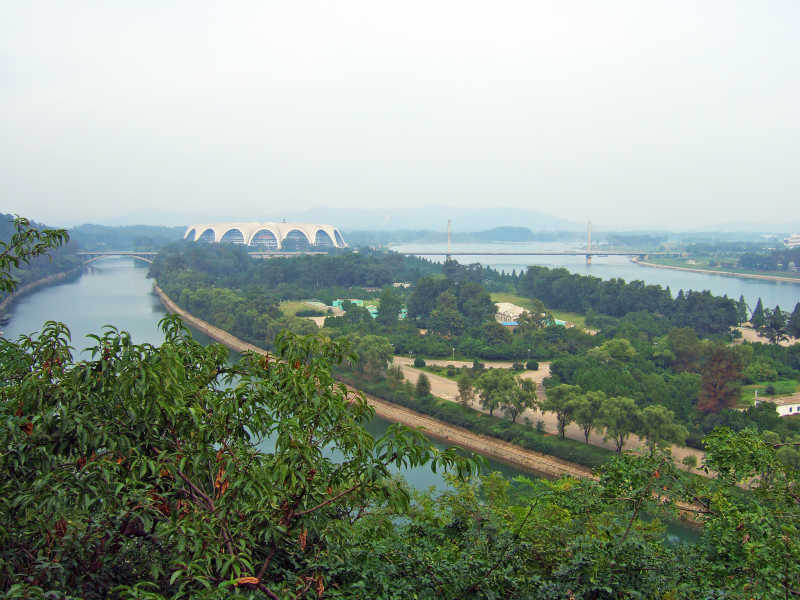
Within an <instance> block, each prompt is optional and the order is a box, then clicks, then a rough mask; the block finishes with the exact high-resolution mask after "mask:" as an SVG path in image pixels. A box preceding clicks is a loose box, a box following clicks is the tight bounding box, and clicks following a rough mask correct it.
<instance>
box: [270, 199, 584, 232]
mask: <svg viewBox="0 0 800 600" xmlns="http://www.w3.org/2000/svg"><path fill="white" fill-rule="evenodd" d="M280 216H281V217H286V219H287V220H288V221H310V222H322V223H331V224H333V225H336V226H337V227H339V228H340V229H345V230H375V231H392V230H394V231H397V230H401V229H410V230H420V229H427V230H433V231H447V220H448V219H450V220H452V222H453V225H452V227H453V231H454V232H463V231H485V230H487V229H491V228H493V227H504V226H507V225H508V224H509V223H514V224H515V225H516V226H519V227H524V228H528V229H530V230H532V231H578V230H582V229H584V228H585V227H586V225H585V224H584V223H579V222H575V221H568V220H566V219H561V218H559V217H554V216H552V215H548V214H545V213H543V212H539V211H536V210H528V209H519V208H510V207H496V208H458V207H448V206H438V205H437V206H426V207H424V208H422V207H413V206H400V207H397V208H396V209H393V210H386V209H383V210H375V209H370V208H366V207H365V208H363V209H361V208H359V209H353V208H338V207H320V208H315V209H310V210H304V211H297V212H291V211H290V212H287V214H285V215H280Z"/></svg>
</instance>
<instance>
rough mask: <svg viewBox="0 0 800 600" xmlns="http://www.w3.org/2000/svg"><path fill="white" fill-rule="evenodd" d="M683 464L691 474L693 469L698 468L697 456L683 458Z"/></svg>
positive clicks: (689, 455)
mask: <svg viewBox="0 0 800 600" xmlns="http://www.w3.org/2000/svg"><path fill="white" fill-rule="evenodd" d="M681 462H682V463H683V464H684V465H685V466H686V469H687V470H688V471H689V472H690V473H691V471H692V469H696V468H697V456H695V455H694V454H687V455H686V456H684V457H683V459H682V460H681Z"/></svg>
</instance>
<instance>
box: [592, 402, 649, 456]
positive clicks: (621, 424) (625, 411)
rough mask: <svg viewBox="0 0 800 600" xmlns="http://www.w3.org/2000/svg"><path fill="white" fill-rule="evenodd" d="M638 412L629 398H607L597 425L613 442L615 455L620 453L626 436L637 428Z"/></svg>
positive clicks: (637, 408) (638, 421)
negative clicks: (601, 427) (600, 426)
mask: <svg viewBox="0 0 800 600" xmlns="http://www.w3.org/2000/svg"><path fill="white" fill-rule="evenodd" d="M639 423H640V410H639V407H638V406H636V402H635V401H634V400H632V399H631V398H625V397H623V396H614V397H612V398H608V399H607V400H606V401H605V402H604V403H603V406H602V410H601V411H600V418H599V419H598V424H599V425H602V426H603V427H604V428H605V430H606V437H607V438H611V439H612V440H614V444H615V445H616V450H617V453H620V452H622V448H623V447H624V446H625V441H626V440H627V439H628V436H630V434H632V433H633V432H634V431H636V430H637V429H638V428H639Z"/></svg>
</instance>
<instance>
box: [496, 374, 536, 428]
mask: <svg viewBox="0 0 800 600" xmlns="http://www.w3.org/2000/svg"><path fill="white" fill-rule="evenodd" d="M500 405H501V408H502V409H503V411H504V412H505V413H506V414H507V415H508V416H509V417H511V422H512V423H516V422H517V417H519V416H520V415H521V414H522V413H523V412H525V409H528V408H532V407H534V406H535V405H536V384H535V383H534V382H533V381H531V380H530V379H523V378H522V377H514V379H513V384H512V386H511V389H510V390H508V391H507V392H506V393H505V394H504V396H503V397H502V399H501V401H500Z"/></svg>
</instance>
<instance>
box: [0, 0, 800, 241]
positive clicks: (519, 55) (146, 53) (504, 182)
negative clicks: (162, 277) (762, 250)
mask: <svg viewBox="0 0 800 600" xmlns="http://www.w3.org/2000/svg"><path fill="white" fill-rule="evenodd" d="M799 31H800V2H798V1H797V0H786V1H778V0H775V1H768V0H753V1H751V2H742V1H736V0H719V1H717V0H702V1H700V2H698V1H697V0H691V1H680V0H665V1H654V0H629V1H625V0H619V1H615V0H597V1H570V0H552V1H539V0H526V1H521V2H488V1H483V2H470V1H465V0H458V1H453V2H449V1H448V2H444V1H435V0H426V1H424V2H423V1H415V0H403V1H402V2H399V1H395V2H381V1H376V0H342V1H340V2H306V1H302V0H298V1H288V0H287V1H284V2H268V1H264V0H261V1H257V2H245V1H231V2H218V1H217V2H209V1H205V0H191V1H175V2H170V1H165V0H154V1H149V0H148V1H146V0H137V1H136V2H110V1H102V2H84V1H80V0H74V1H69V2H64V1H57V2H40V1H36V0H24V1H12V0H8V1H5V2H2V3H0V124H1V125H0V126H1V127H2V130H0V198H2V203H3V204H4V206H2V207H0V210H3V211H5V212H8V211H11V212H16V213H22V214H25V215H29V216H31V217H33V218H35V219H37V220H41V221H44V222H47V223H52V224H75V223H80V222H86V221H91V222H116V223H118V222H123V221H136V222H149V223H153V224H157V223H160V222H168V223H170V224H176V223H187V222H193V221H194V222H196V221H203V220H205V219H215V218H235V219H237V220H247V221H249V220H258V219H264V220H267V219H271V218H274V219H277V218H279V216H281V215H284V214H286V213H287V212H289V211H290V210H303V209H307V208H313V207H316V206H328V207H330V206H333V205H339V206H343V207H348V208H358V207H363V206H368V207H370V208H371V209H373V210H376V211H378V212H383V213H385V214H387V215H390V214H392V213H393V211H398V210H400V208H399V207H408V206H419V207H424V206H425V205H426V204H445V205H452V206H453V207H454V211H455V210H456V208H455V207H459V206H461V207H478V206H482V205H497V206H510V207H525V208H527V209H532V210H540V211H543V212H547V213H550V214H553V215H556V216H559V217H564V218H570V219H574V220H579V221H583V220H586V219H591V220H592V221H594V222H595V223H596V224H597V226H599V227H614V226H619V227H631V226H643V227H672V228H687V227H690V226H692V225H706V224H713V223H717V222H728V221H745V220H748V219H751V218H752V219H753V220H755V221H760V222H765V221H771V222H778V223H779V222H781V221H782V220H784V219H787V218H789V219H791V220H796V219H797V218H798V216H800V215H798V212H799V211H798V206H799V205H800V197H799V196H798V191H800V169H798V158H800V156H799V154H800V153H799V152H798V148H799V147H800V103H799V102H798V100H799V99H800V93H798V92H799V91H800V90H799V89H798V88H800V69H799V68H798V67H800V35H798V32H799ZM510 214H511V213H510ZM509 221H510V223H509V224H518V223H513V222H512V221H513V218H510V219H509ZM526 225H531V224H528V223H526ZM429 227H431V224H430V223H427V222H426V221H425V219H424V214H423V213H422V211H420V228H429ZM438 228H440V227H438Z"/></svg>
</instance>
